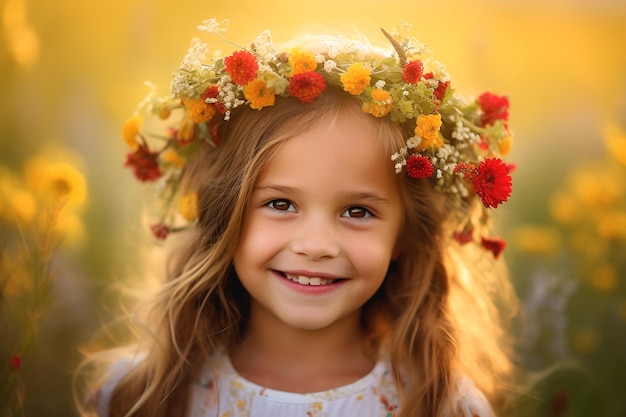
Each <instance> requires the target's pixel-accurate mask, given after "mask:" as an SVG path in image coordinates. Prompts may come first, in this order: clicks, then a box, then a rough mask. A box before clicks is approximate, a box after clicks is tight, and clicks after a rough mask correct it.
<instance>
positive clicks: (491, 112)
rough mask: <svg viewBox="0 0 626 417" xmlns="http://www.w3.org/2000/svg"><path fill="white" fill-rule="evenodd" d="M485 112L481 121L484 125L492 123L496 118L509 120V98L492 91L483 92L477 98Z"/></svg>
mask: <svg viewBox="0 0 626 417" xmlns="http://www.w3.org/2000/svg"><path fill="white" fill-rule="evenodd" d="M476 102H477V103H478V105H479V106H480V109H481V110H482V112H483V114H482V115H481V116H480V121H481V123H482V125H483V127H485V126H489V125H492V124H493V123H494V122H495V121H496V120H504V121H505V122H506V121H507V120H509V99H508V98H506V97H505V96H498V95H495V94H492V93H483V94H481V95H480V97H478V99H477V100H476Z"/></svg>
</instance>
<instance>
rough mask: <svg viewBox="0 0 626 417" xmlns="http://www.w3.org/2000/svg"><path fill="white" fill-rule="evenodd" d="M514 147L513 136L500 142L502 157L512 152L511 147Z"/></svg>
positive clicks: (499, 149) (499, 148)
mask: <svg viewBox="0 0 626 417" xmlns="http://www.w3.org/2000/svg"><path fill="white" fill-rule="evenodd" d="M512 146H513V138H512V137H511V136H505V137H504V138H502V139H500V140H499V141H498V151H499V152H500V155H502V156H506V155H508V154H509V152H510V151H511V147H512Z"/></svg>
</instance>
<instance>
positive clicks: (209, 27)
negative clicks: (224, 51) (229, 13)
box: [198, 19, 230, 37]
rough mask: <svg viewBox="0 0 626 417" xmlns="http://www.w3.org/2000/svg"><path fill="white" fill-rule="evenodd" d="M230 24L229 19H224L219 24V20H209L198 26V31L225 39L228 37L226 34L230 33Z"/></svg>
mask: <svg viewBox="0 0 626 417" xmlns="http://www.w3.org/2000/svg"><path fill="white" fill-rule="evenodd" d="M229 24H230V21H229V20H228V19H224V20H222V21H221V22H218V21H217V19H207V20H205V21H204V22H202V24H201V25H199V26H198V30H201V31H203V32H207V33H212V34H214V35H217V36H219V37H224V35H226V32H228V25H229ZM222 25H223V26H222Z"/></svg>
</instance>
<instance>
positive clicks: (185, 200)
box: [178, 192, 198, 221]
mask: <svg viewBox="0 0 626 417" xmlns="http://www.w3.org/2000/svg"><path fill="white" fill-rule="evenodd" d="M178 211H179V212H180V214H181V215H182V216H183V217H184V218H185V219H186V220H187V221H193V220H195V218H196V217H198V195H197V194H196V193H193V192H190V193H187V194H185V195H183V196H182V197H181V198H180V199H179V200H178Z"/></svg>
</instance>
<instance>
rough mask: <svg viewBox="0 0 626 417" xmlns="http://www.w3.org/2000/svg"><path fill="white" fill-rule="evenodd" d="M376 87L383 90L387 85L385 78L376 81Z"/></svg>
mask: <svg viewBox="0 0 626 417" xmlns="http://www.w3.org/2000/svg"><path fill="white" fill-rule="evenodd" d="M374 87H376V88H378V89H379V90H382V89H383V88H384V87H385V80H378V81H376V84H374Z"/></svg>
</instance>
